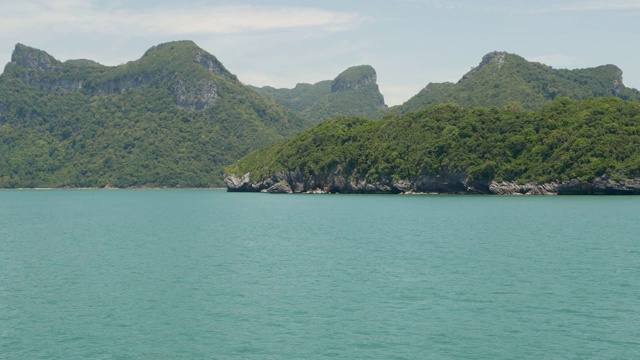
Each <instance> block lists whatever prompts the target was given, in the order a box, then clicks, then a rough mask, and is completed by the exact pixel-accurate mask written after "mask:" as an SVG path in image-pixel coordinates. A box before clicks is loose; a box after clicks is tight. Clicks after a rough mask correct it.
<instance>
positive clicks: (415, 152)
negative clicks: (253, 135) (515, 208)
mask: <svg viewBox="0 0 640 360" xmlns="http://www.w3.org/2000/svg"><path fill="white" fill-rule="evenodd" d="M226 171H227V173H228V174H230V175H234V176H235V177H236V178H237V179H239V178H241V177H242V176H243V175H244V174H247V173H249V177H250V180H249V182H250V183H251V184H253V185H251V184H250V185H251V186H254V185H255V187H254V188H253V189H254V190H260V189H261V188H260V186H262V185H260V182H264V181H265V180H266V181H267V183H266V184H267V185H269V183H268V181H275V180H279V179H287V180H286V181H290V182H295V183H298V184H299V185H296V186H298V188H299V190H300V189H302V190H301V191H308V190H310V189H313V188H314V187H327V188H329V189H333V190H331V191H339V192H349V191H356V190H354V189H355V188H357V189H358V190H357V191H366V189H367V188H368V187H367V186H368V185H367V184H376V183H377V184H391V183H392V182H394V181H396V182H398V181H400V182H402V181H405V182H409V183H411V182H413V183H414V184H417V187H418V188H420V186H424V187H423V188H428V185H429V184H428V182H429V181H444V182H445V183H446V182H447V181H449V180H442V179H446V178H447V177H450V176H451V174H456V175H455V176H456V177H457V178H458V179H462V180H460V183H467V182H473V181H476V182H479V183H480V184H481V185H483V186H485V187H486V186H488V185H487V184H488V183H489V182H491V181H512V182H518V183H528V182H531V183H538V184H543V183H549V182H554V181H568V180H571V179H578V180H581V181H591V180H593V179H594V178H596V177H602V176H609V177H611V178H612V179H626V178H638V177H640V103H637V102H627V101H624V100H621V99H617V98H601V99H589V100H585V101H578V100H571V99H568V98H560V99H556V100H555V101H553V103H551V104H550V105H548V106H546V107H544V108H543V109H541V110H539V111H522V110H517V109H500V108H495V107H494V108H490V109H489V108H463V107H460V106H459V105H456V104H443V105H436V106H431V107H428V108H426V109H423V110H421V111H418V112H414V113H408V114H405V115H403V116H386V117H385V118H384V119H383V120H381V121H371V120H365V119H362V118H344V117H343V118H336V119H332V120H328V121H326V122H324V123H322V124H320V125H318V126H316V127H314V128H312V129H310V130H307V131H305V132H303V133H301V134H300V135H297V136H296V137H294V138H292V139H290V140H288V141H286V142H284V143H281V144H277V145H273V146H271V147H268V148H266V149H262V150H259V151H255V152H253V153H251V154H249V155H247V156H246V157H244V158H243V159H241V160H240V161H238V162H237V163H235V164H234V165H232V166H230V167H228V168H227V169H226ZM274 179H275V180H274ZM291 179H293V180H291ZM451 181H453V180H451ZM455 181H458V180H455ZM256 184H257V185H256ZM349 184H352V185H349ZM444 185H446V184H444ZM243 186H244V185H243ZM389 186H391V185H389ZM292 187H294V185H293V184H292ZM376 189H378V190H379V189H380V188H379V187H378V188H376ZM460 191H465V190H464V188H462V190H460Z"/></svg>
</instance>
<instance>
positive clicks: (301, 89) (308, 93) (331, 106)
mask: <svg viewBox="0 0 640 360" xmlns="http://www.w3.org/2000/svg"><path fill="white" fill-rule="evenodd" d="M376 80H377V75H376V71H375V70H374V69H373V67H371V66H369V65H360V66H354V67H350V68H348V69H347V70H345V71H343V72H342V73H340V74H339V75H338V76H337V77H336V78H335V79H334V80H325V81H320V82H318V83H315V84H313V85H312V84H298V85H296V87H294V88H293V89H275V88H273V87H270V86H265V87H262V88H255V89H256V90H258V91H260V92H261V93H263V94H265V95H267V96H269V97H272V98H273V99H274V100H275V101H277V102H278V103H279V104H281V105H283V106H285V107H287V108H289V109H291V110H293V111H296V112H298V113H299V114H300V115H301V116H302V117H304V118H305V119H308V121H310V122H311V123H314V124H317V123H320V122H322V121H323V120H326V119H329V118H332V117H334V116H364V117H376V116H379V115H380V111H381V110H383V109H386V105H385V104H384V98H383V96H382V94H380V90H379V89H378V84H377V83H376Z"/></svg>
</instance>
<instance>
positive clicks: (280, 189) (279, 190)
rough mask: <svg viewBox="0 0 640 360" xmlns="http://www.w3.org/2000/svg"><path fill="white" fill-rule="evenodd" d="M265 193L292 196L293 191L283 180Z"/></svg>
mask: <svg viewBox="0 0 640 360" xmlns="http://www.w3.org/2000/svg"><path fill="white" fill-rule="evenodd" d="M265 192H268V193H271V194H292V193H293V190H291V186H289V183H288V182H286V181H284V180H282V181H279V182H277V183H276V184H273V185H272V186H271V187H269V188H268V189H266V191H265Z"/></svg>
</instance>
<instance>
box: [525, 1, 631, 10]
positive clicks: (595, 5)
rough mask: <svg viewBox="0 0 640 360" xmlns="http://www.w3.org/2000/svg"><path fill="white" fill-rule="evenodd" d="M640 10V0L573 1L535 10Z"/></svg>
mask: <svg viewBox="0 0 640 360" xmlns="http://www.w3.org/2000/svg"><path fill="white" fill-rule="evenodd" d="M634 9H640V0H591V1H573V2H570V3H565V4H556V5H552V6H548V7H543V8H540V9H536V10H533V11H532V12H534V13H554V12H574V11H606V10H634Z"/></svg>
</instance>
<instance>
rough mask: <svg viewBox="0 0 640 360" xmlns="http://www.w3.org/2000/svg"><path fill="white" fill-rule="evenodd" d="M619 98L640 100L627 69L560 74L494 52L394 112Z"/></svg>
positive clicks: (539, 105) (561, 71)
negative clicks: (455, 79)
mask: <svg viewBox="0 0 640 360" xmlns="http://www.w3.org/2000/svg"><path fill="white" fill-rule="evenodd" d="M607 96H614V97H619V98H621V99H623V100H633V101H638V100H640V92H639V91H638V90H636V89H632V88H627V87H626V86H624V84H623V83H622V70H620V68H618V67H617V66H615V65H603V66H598V67H595V68H587V69H576V70H567V69H554V68H552V67H550V66H547V65H544V64H541V63H537V62H530V61H527V60H526V59H524V58H523V57H521V56H518V55H515V54H510V53H507V52H499V51H494V52H491V53H489V54H487V55H485V56H484V57H483V58H482V61H481V62H480V64H479V65H478V66H477V67H475V68H473V69H472V70H471V71H469V72H468V73H466V74H465V75H464V76H463V77H462V78H461V79H460V80H459V81H458V82H457V83H455V84H454V83H430V84H428V85H427V86H426V87H425V88H424V89H422V90H421V91H420V92H419V93H418V94H417V95H415V96H413V97H412V98H411V99H409V100H408V101H406V102H405V103H404V104H402V105H398V106H394V107H392V108H391V109H390V110H391V112H393V113H396V114H404V113H407V112H411V111H417V110H420V109H422V108H425V107H427V106H430V105H436V104H442V103H457V104H459V105H461V106H466V107H468V106H481V107H492V106H497V107H504V106H506V105H508V104H510V103H517V105H518V106H522V107H523V108H524V109H529V110H535V109H540V108H542V107H543V106H544V105H547V104H549V103H550V102H551V101H552V100H553V99H555V98H558V97H569V98H573V99H577V100H582V99H586V98H590V97H607Z"/></svg>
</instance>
